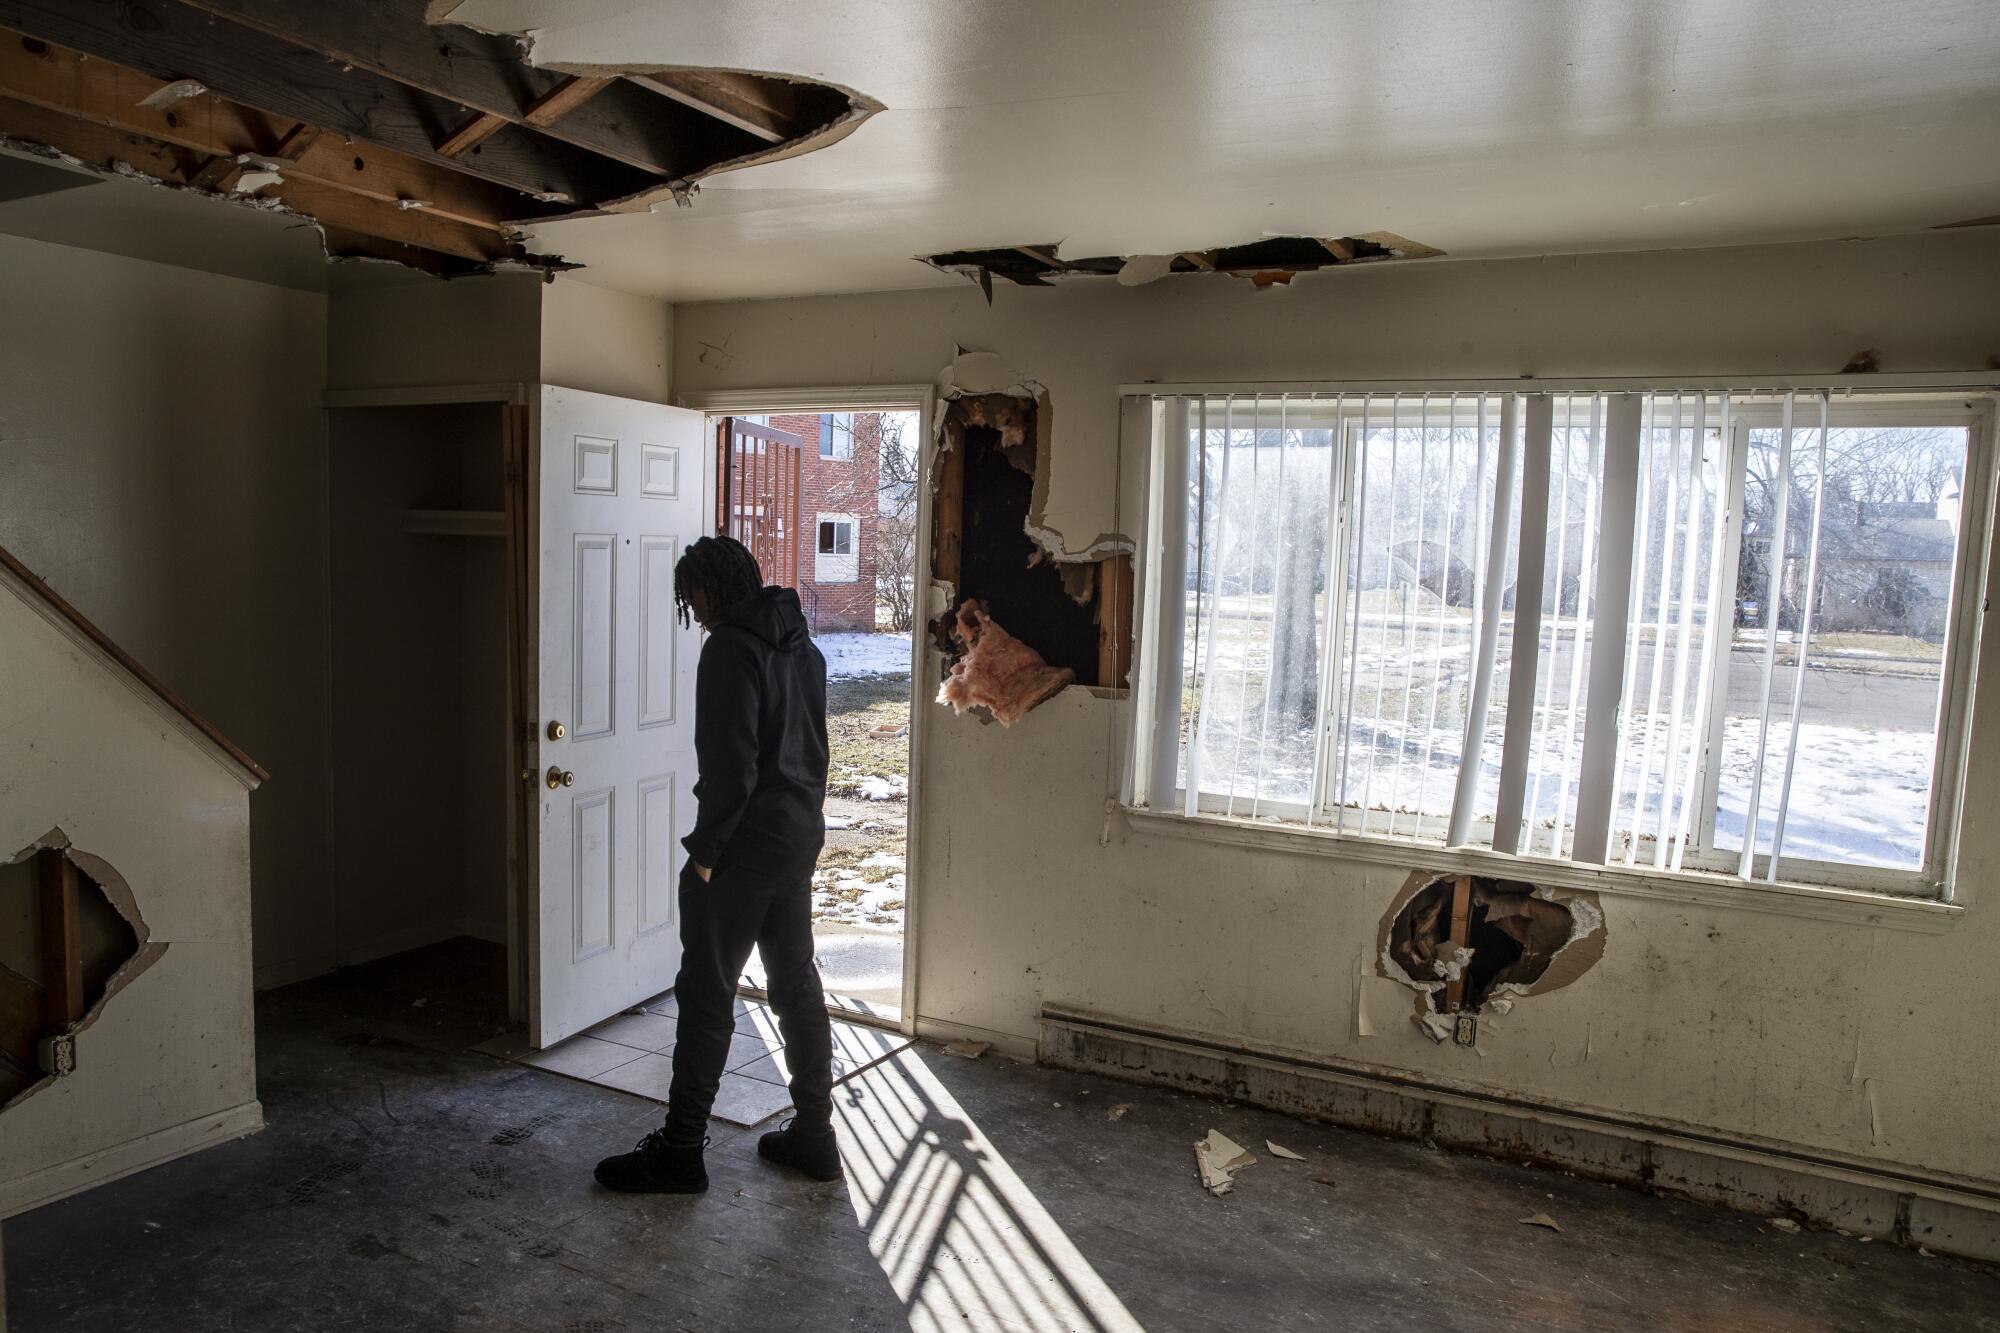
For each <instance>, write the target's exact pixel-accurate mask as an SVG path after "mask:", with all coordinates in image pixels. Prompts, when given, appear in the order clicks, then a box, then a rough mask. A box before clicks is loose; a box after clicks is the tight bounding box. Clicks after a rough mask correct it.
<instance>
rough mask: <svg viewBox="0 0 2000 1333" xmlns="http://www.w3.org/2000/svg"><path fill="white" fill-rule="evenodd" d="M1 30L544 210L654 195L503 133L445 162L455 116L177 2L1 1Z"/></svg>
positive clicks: (565, 151)
mask: <svg viewBox="0 0 2000 1333" xmlns="http://www.w3.org/2000/svg"><path fill="white" fill-rule="evenodd" d="M326 8H327V9H338V8H340V6H337V5H328V6H326ZM0 26H4V27H9V28H13V29H15V30H16V31H19V32H23V33H27V34H29V35H30V36H34V37H38V38H41V39H42V40H44V41H48V42H53V43H56V44H59V45H62V46H66V47H70V48H72V49H74V50H77V51H82V52H86V53H88V54H91V55H95V56H100V57H102V58H104V59H107V60H114V61H117V62H118V63H119V64H122V65H128V66H131V67H132V68H134V69H138V70H142V71H144V72H145V73H148V74H152V75H154V76H156V77H158V78H162V79H180V78H190V77H191V78H198V79H200V80H201V81H202V82H203V83H204V84H206V85H207V86H208V87H209V88H211V89H212V90H214V91H215V92H217V93H219V94H221V95H222V96H224V97H227V98H229V99H230V100H231V101H235V102H240V103H242V104H244V105H245V106H252V107H256V108H258V109H259V110H262V111H267V112H271V113H274V114H276V115H281V116H287V117H290V118H291V119H292V120H297V121H304V122H306V123H307V124H310V125H316V126H318V127H319V128H321V129H323V130H330V131H332V132H333V133H335V134H339V135H343V136H345V137H348V138H352V139H359V140H363V141H366V142H369V143H376V144H380V145H382V146H383V147H385V148H393V149H395V150H396V151H398V152H401V153H404V154H407V155H409V156H411V157H415V158H418V159H422V160H426V161H430V162H432V163H434V164H436V165H439V166H443V167H448V168H450V169H452V170H456V171H462V172H465V173H467V174H470V175H475V176H479V177H481V178H482V179H486V180H490V181H494V182H496V183H498V184H502V185H506V186H509V187H511V188H513V189H515V190H518V191H520V192H522V193H524V194H528V195H531V196H535V197H537V198H540V199H543V200H555V201H562V202H570V203H574V204H576V205H578V206H585V207H588V206H591V205H595V204H598V203H602V202H605V201H607V200H612V199H618V198H623V197H625V196H627V195H631V194H636V193H639V192H641V191H644V190H646V189H648V188H650V187H654V186H657V185H659V184H660V183H661V182H660V179H659V177H658V176H657V175H655V174H653V173H651V172H647V171H643V170H640V169H638V168H635V167H632V166H630V165H628V164H626V163H623V162H614V161H611V160H610V159H608V158H605V157H603V156H601V155H599V154H596V153H593V152H589V151H586V150H583V149H580V148H577V147H575V146H574V145H572V144H569V143H565V142H562V141H559V140H552V139H549V138H547V137H546V136H543V135H541V134H539V133H537V132H536V131H534V130H531V129H524V128H522V127H520V126H517V125H511V124H510V125H505V126H502V127H500V128H499V129H498V130H497V131H496V132H495V133H493V134H492V135H491V136H490V137H488V138H487V139H486V140H485V141H484V142H482V143H480V144H478V145H477V149H478V151H477V152H468V153H467V154H466V155H465V156H463V157H460V158H452V157H447V156H445V155H443V154H441V153H439V152H438V151H437V148H436V143H437V142H438V140H440V139H442V138H443V137H444V136H445V135H446V134H447V133H449V132H450V131H451V129H453V128H454V127H456V126H457V125H458V124H459V123H460V121H461V120H462V119H463V117H464V115H465V112H464V109H463V108H462V107H460V106H458V105H456V104H454V103H453V102H451V101H448V100H446V99H444V98H440V97H437V96H435V95H433V94H430V93H427V92H424V91H422V90H421V89H417V88H413V87H410V86H408V85H405V84H402V83H398V82H396V81H395V80H393V79H388V78H384V77H382V76H380V75H377V74H374V73H372V72H370V71H368V70H365V69H362V68H360V67H355V68H351V69H349V68H343V67H342V65H341V64H340V63H338V62H337V61H335V60H333V59H329V58H328V57H327V56H326V55H324V54H322V53H319V52H316V51H309V50H306V49H305V48H303V47H300V46H296V45H293V44H292V43H291V42H288V41H284V40H281V39H279V38H276V37H272V36H270V35H269V34H267V33H264V32H261V31H258V30H255V29H251V28H246V27H239V26H236V25H234V24H230V23H227V22H226V21H224V20H222V19H219V18H216V17H214V16H212V15H208V14H204V13H199V12H197V11H195V10H193V9H191V8H189V7H188V6H186V5H184V4H181V3H177V0H119V3H118V5H117V6H116V8H115V9H114V8H113V7H111V6H108V5H84V6H79V5H75V4H71V3H66V0H0ZM524 68H525V67H524Z"/></svg>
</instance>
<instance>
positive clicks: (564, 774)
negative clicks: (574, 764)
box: [544, 764, 576, 791]
mask: <svg viewBox="0 0 2000 1333" xmlns="http://www.w3.org/2000/svg"><path fill="white" fill-rule="evenodd" d="M544 780H545V781H546V782H547V783H548V784H549V790H550V791H554V790H555V789H556V788H557V787H574V786H575V785H576V774H574V773H572V772H570V771H569V770H567V769H564V768H558V767H556V766H555V765H554V764H550V765H549V771H548V773H547V774H545V775H544Z"/></svg>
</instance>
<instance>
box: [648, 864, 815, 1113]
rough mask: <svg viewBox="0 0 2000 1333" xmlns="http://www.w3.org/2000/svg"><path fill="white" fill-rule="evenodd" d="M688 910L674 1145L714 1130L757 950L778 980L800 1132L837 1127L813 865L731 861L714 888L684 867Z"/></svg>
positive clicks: (683, 898) (774, 990) (671, 1109)
mask: <svg viewBox="0 0 2000 1333" xmlns="http://www.w3.org/2000/svg"><path fill="white" fill-rule="evenodd" d="M680 908H681V970H680V975H679V976H678V977H676V978H675V979H674V999H675V1002H676V1004H677V1005H678V1007H679V1010H680V1027H679V1034H678V1036H677V1037H676V1038H675V1041H674V1081H673V1085H672V1087H671V1089H670V1090H669V1091H668V1094H667V1126H666V1127H667V1140H668V1142H670V1143H682V1144H691V1143H700V1142H701V1139H702V1135H703V1134H704V1133H705V1132H706V1131H707V1128H708V1113H709V1108H710V1107H712V1106H713V1105H714V1104H715V1091H716V1088H717V1087H718V1086H719V1085H720V1083H721V1081H722V1073H723V1069H724V1067H725V1065H726V1063H727V1061H728V1058H729V1039H730V1037H731V1035H732V1034H734V1032H735V1031H736V979H737V978H738V977H740V976H742V975H743V968H744V965H745V964H747V963H748V962H749V961H750V949H751V946H752V945H755V946H756V947H757V949H758V952H759V953H760V954H761V955H762V956H763V959H764V970H765V971H766V973H767V974H768V977H769V979H768V982H767V985H768V986H769V989H770V994H771V1008H772V1009H774V1010H776V1011H777V1015H778V1032H779V1035H780V1036H782V1037H783V1038H784V1042H785V1063H786V1064H787V1065H788V1066H789V1067H790V1069H791V1075H792V1082H791V1089H792V1108H793V1111H794V1112H795V1114H796V1115H797V1124H798V1127H799V1128H801V1129H824V1128H827V1127H829V1126H830V1124H831V1122H832V1115H833V1029H832V1025H831V1024H830V1023H829V1022H828V1021H827V1016H826V996H825V993H824V992H823V991H822V990H821V989H820V983H819V967H818V965H817V964H816V963H815V962H814V961H813V936H812V867H811V866H810V865H808V866H807V867H806V868H805V869H803V870H800V871H796V872H793V873H789V874H768V873H763V872H759V871H754V870H746V869H741V868H738V867H735V866H730V865H728V864H726V858H725V864H724V865H721V866H718V867H717V868H716V870H715V872H714V874H713V875H712V876H711V877H710V878H709V879H708V881H707V882H706V883H704V882H703V881H702V879H701V877H700V876H699V875H696V874H695V873H694V871H693V870H691V869H688V870H683V871H682V872H681V882H680Z"/></svg>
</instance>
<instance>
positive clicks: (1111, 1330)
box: [833, 1047, 1140, 1333]
mask: <svg viewBox="0 0 2000 1333" xmlns="http://www.w3.org/2000/svg"><path fill="white" fill-rule="evenodd" d="M930 1058H933V1059H936V1058H942V1057H938V1056H936V1055H932V1056H931V1057H930ZM924 1060H925V1055H924V1054H923V1053H922V1052H921V1050H920V1049H919V1048H916V1047H912V1048H911V1049H909V1050H905V1051H903V1052H901V1053H899V1054H898V1055H896V1056H895V1057H893V1058H892V1059H889V1060H885V1061H883V1062H882V1063H881V1064H879V1065H877V1066H875V1067H874V1068H873V1069H870V1070H868V1071H866V1072H865V1073H863V1074H861V1075H859V1076H858V1077H856V1078H854V1079H852V1080H850V1081H849V1082H847V1083H846V1084H844V1085H842V1086H841V1087H839V1088H837V1089H835V1095H834V1109H833V1114H834V1121H835V1128H836V1129H837V1130H838V1131H839V1133H840V1141H841V1154H842V1157H843V1159H844V1161H845V1162H846V1166H847V1176H848V1182H849V1190H848V1193H849V1197H850V1198H851V1199H852V1200H853V1203H854V1211H855V1216H856V1217H857V1218H859V1219H860V1222H861V1225H862V1227H863V1229H864V1230H866V1232H867V1233H868V1250H869V1253H871V1254H872V1255H874V1256H875V1260H876V1262H877V1263H879V1264H881V1266H882V1271H883V1273H884V1274H886V1275H887V1276H888V1278H889V1283H890V1285H891V1286H892V1287H893V1288H894V1289H895V1292H896V1295H897V1296H898V1297H899V1298H900V1299H901V1300H902V1302H903V1306H904V1308H905V1309H906V1310H907V1311H908V1313H909V1319H910V1327H911V1328H912V1329H913V1330H916V1333H928V1330H933V1329H966V1328H972V1329H1034V1330H1043V1329H1046V1330H1050V1333H1057V1331H1058V1330H1073V1329H1087V1330H1092V1331H1093V1333H1123V1331H1124V1330H1139V1329H1140V1324H1139V1322H1138V1321H1137V1320H1136V1319H1134V1318H1133V1317H1132V1315H1131V1313H1130V1312H1129V1311H1127V1310H1126V1308H1125V1306H1124V1304H1123V1303H1122V1302H1121V1301H1120V1300H1119V1299H1118V1297H1117V1296H1115V1295H1114V1294H1113V1293H1112V1291H1111V1289H1110V1288H1109V1287H1108V1286H1106V1285H1105V1284H1104V1282H1103V1280H1102V1279H1100V1278H1099V1277H1098V1276H1097V1272H1096V1270H1095V1269H1093V1268H1092V1267H1091V1266H1090V1262H1089V1260H1087V1259H1085V1258H1084V1257H1083V1255H1082V1253H1081V1252H1079V1251H1078V1250H1077V1248H1076V1246H1074V1245H1073V1244H1071V1243H1070V1240H1069V1238H1068V1237H1067V1236H1066V1235H1064V1234H1063V1231H1062V1228H1061V1227H1059V1226H1058V1225H1057V1224H1056V1222H1055V1220H1054V1219H1053V1218H1051V1217H1050V1216H1049V1214H1048V1212H1047V1210H1046V1209H1044V1208H1043V1207H1042V1205H1041V1204H1040V1202H1039V1201H1037V1200H1036V1198H1035V1196H1034V1194H1033V1193H1032V1192H1030V1191H1029V1189H1028V1187H1027V1186H1026V1185H1025V1184H1024V1183H1023V1182H1022V1180H1021V1178H1020V1177H1019V1176H1017V1175H1016V1174H1014V1172H1013V1170H1012V1169H1011V1168H1010V1167H1009V1166H1008V1165H1007V1163H1006V1161H1005V1159H1003V1158H1002V1157H1001V1156H1000V1154H999V1153H998V1152H997V1151H995V1149H994V1147H993V1144H992V1143H991V1142H990V1141H989V1140H988V1139H987V1137H986V1136H985V1135H984V1134H982V1133H981V1132H980V1130H979V1126H978V1125H976V1124H974V1123H973V1122H972V1119H971V1117H970V1116H969V1115H967V1114H966V1112H965V1110H964V1108H963V1107H961V1106H960V1105H959V1104H958V1102H957V1101H956V1100H955V1099H953V1097H952V1095H951V1094H950V1093H949V1092H948V1091H946V1090H945V1088H944V1086H943V1085H942V1084H941V1083H939V1082H938V1080H937V1078H936V1077H935V1076H934V1075H933V1074H932V1073H931V1071H930V1070H929V1069H928V1068H927V1067H926V1066H925V1064H924Z"/></svg>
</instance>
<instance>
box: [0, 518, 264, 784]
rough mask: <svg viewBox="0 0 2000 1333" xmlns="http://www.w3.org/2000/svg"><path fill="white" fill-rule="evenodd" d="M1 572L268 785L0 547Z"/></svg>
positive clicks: (253, 765)
mask: <svg viewBox="0 0 2000 1333" xmlns="http://www.w3.org/2000/svg"><path fill="white" fill-rule="evenodd" d="M0 569H4V570H6V571H7V572H8V573H9V574H12V575H13V576H14V577H15V578H16V579H19V580H20V581H21V583H22V585H23V586H25V587H26V588H27V590H28V591H29V592H31V593H33V594H35V596H36V597H37V598H39V599H40V600H41V601H42V602H43V603H44V604H45V605H47V606H48V608H49V609H50V610H52V611H54V612H55V613H56V614H57V615H59V616H61V617H62V618H63V619H64V620H66V621H68V622H69V624H70V625H71V626H72V627H73V628H75V629H76V630H77V631H79V632H80V633H82V634H83V635H84V637H86V638H88V639H89V640H90V641H91V642H92V643H94V644H96V645H97V647H98V648H99V649H101V650H102V651H103V652H104V653H105V654H106V655H107V656H109V657H110V658H111V659H112V660H113V661H114V662H116V663H117V664H118V665H119V666H121V667H123V668H124V669H125V670H126V672H127V673H129V674H130V675H131V676H132V677H133V678H134V679H135V680H137V681H138V682H139V683H140V684H141V685H144V686H145V687H146V688H147V689H148V690H149V691H151V692H152V693H153V694H155V695H157V696H158V697H159V699H160V701H161V702H162V703H164V704H166V705H167V706H168V707H169V708H172V709H173V710H174V711H175V712H176V713H179V714H180V715H181V717H182V718H184V719H186V720H187V721H188V722H189V723H190V724H192V725H193V726H194V727H195V729H196V730H198V731H200V732H201V733H202V735H204V736H206V737H207V738H208V739H209V740H210V741H211V742H213V743H214V744H215V746H216V748H218V749H220V750H221V751H222V752H223V753H224V754H226V755H228V756H229V758H230V759H231V760H233V761H234V762H235V763H236V764H237V765H238V766H239V767H240V768H242V769H243V770H244V771H245V772H247V773H249V774H250V775H251V776H252V777H254V778H256V780H257V781H258V782H259V783H264V782H269V781H270V780H271V775H270V774H269V773H267V772H265V771H264V769H263V768H262V767H260V766H259V765H258V763H257V761H256V760H254V759H252V758H251V757H250V756H249V755H247V754H245V753H243V751H242V750H240V749H238V748H237V747H236V744H235V742H233V741H231V740H230V739H229V738H228V737H227V736H224V735H223V734H222V733H221V732H220V731H218V730H216V728H215V727H214V725H213V724H211V723H210V722H209V721H208V720H207V719H206V718H204V717H202V715H201V714H199V713H197V712H195V711H194V709H192V708H190V707H189V706H188V705H187V703H186V702H185V701H183V700H182V699H181V697H180V696H179V695H178V694H175V693H174V692H173V691H172V690H170V689H168V688H167V687H166V686H165V685H163V684H161V683H160V678H159V677H158V676H155V675H154V674H153V673H152V672H150V671H148V670H146V668H145V667H143V666H141V665H139V662H138V659H136V658H134V657H133V656H132V655H131V654H130V653H128V652H126V651H125V650H124V649H123V648H120V647H119V646H118V645H117V644H115V643H113V642H112V641H111V636H110V635H108V634H106V633H105V632H104V631H103V630H101V629H99V628H98V627H97V626H95V625H93V624H91V623H90V621H89V620H88V619H86V618H85V616H84V614H83V613H82V612H81V611H79V610H77V609H76V608H75V607H74V606H71V605H70V604H69V602H68V601H67V600H65V599H64V598H63V596H62V594H60V593H58V592H57V591H56V590H55V589H54V588H51V587H50V586H49V585H48V584H46V583H44V582H42V581H41V579H39V578H37V577H36V576H35V573H34V571H33V570H31V569H29V568H28V567H27V566H26V565H24V564H22V563H21V562H20V560H19V559H17V558H16V557H15V556H14V554H13V552H11V551H9V550H8V549H7V548H6V547H4V546H0Z"/></svg>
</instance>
